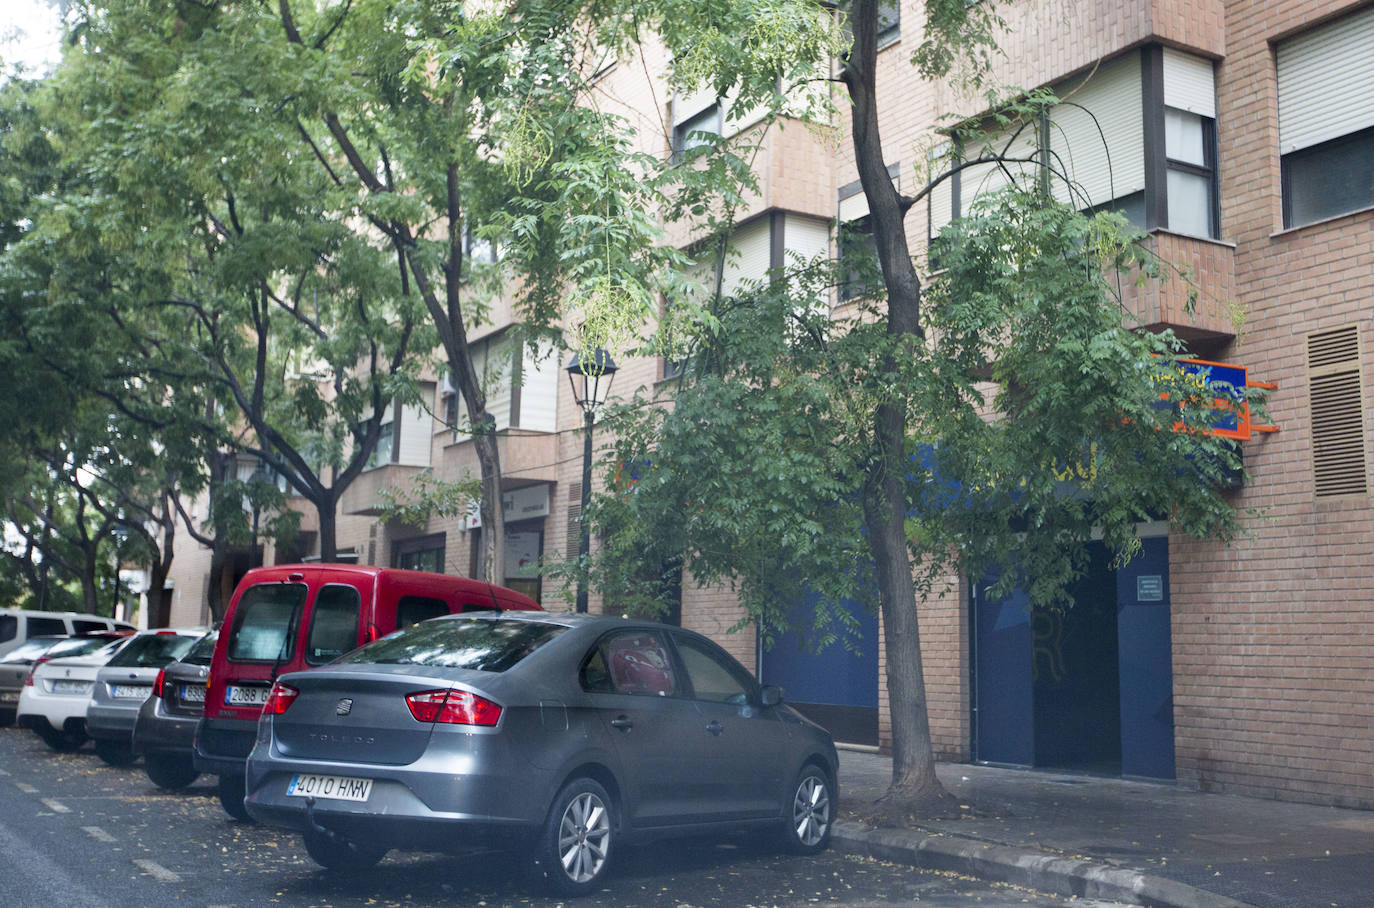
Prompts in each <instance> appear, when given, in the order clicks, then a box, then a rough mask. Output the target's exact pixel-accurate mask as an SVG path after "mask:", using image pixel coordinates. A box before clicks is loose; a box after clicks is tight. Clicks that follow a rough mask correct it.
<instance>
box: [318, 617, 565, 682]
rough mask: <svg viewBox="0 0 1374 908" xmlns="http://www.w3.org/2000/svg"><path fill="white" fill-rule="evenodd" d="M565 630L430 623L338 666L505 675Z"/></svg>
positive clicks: (486, 622) (476, 621)
mask: <svg viewBox="0 0 1374 908" xmlns="http://www.w3.org/2000/svg"><path fill="white" fill-rule="evenodd" d="M565 630H567V628H566V627H562V626H560V625H557V624H544V623H542V622H537V621H499V620H490V619H481V618H471V619H461V618H460V619H453V620H448V619H440V620H438V621H426V622H424V623H423V624H414V625H411V626H410V627H408V628H406V629H405V630H402V631H397V632H396V633H394V634H392V635H391V636H389V637H383V638H382V639H381V640H377V641H375V642H373V643H369V644H368V645H367V646H364V647H363V648H362V649H359V650H355V651H354V652H352V653H349V654H348V655H347V656H344V657H343V658H342V659H340V660H338V663H336V664H353V665H427V666H433V667H435V668H469V669H476V670H477V671H484V672H503V671H505V670H506V669H508V668H510V667H511V666H512V665H515V664H516V663H517V662H519V661H520V660H521V659H523V658H525V657H526V656H528V655H529V654H530V653H532V652H534V651H535V650H537V649H538V648H539V647H541V646H543V645H544V644H545V643H548V642H549V641H550V640H552V639H553V638H554V637H557V636H558V635H559V634H561V633H563V632H564V631H565Z"/></svg>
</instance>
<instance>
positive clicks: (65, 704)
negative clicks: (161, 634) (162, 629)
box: [15, 635, 135, 750]
mask: <svg viewBox="0 0 1374 908" xmlns="http://www.w3.org/2000/svg"><path fill="white" fill-rule="evenodd" d="M134 639H135V636H134V635H131V636H128V637H123V638H121V639H119V640H115V641H113V642H111V643H110V644H108V645H107V646H104V647H102V648H101V649H98V650H96V651H95V652H93V653H91V654H89V655H86V656H71V657H69V658H65V659H51V660H48V661H47V662H40V663H38V664H37V665H35V666H34V667H33V670H32V671H31V672H30V673H29V677H28V679H27V680H26V681H25V682H24V689H23V690H22V691H21V692H20V694H19V708H18V710H17V712H16V716H15V722H16V723H17V724H18V725H19V727H20V728H32V729H33V730H34V731H35V732H37V733H38V736H39V737H40V738H42V739H43V741H44V742H45V743H46V744H47V745H48V746H49V747H51V748H52V749H53V750H76V749H77V748H78V747H80V746H81V745H82V744H85V743H86V738H87V735H86V706H87V705H88V704H89V703H90V702H91V690H92V689H93V688H94V687H95V676H96V675H97V674H98V673H99V672H100V669H101V668H102V667H103V666H104V665H105V663H107V662H109V661H110V660H111V659H112V658H114V656H115V654H116V653H118V652H119V651H120V650H122V649H123V648H124V647H126V646H128V645H129V641H131V640H134Z"/></svg>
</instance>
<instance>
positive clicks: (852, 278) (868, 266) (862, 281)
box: [838, 215, 883, 302]
mask: <svg viewBox="0 0 1374 908" xmlns="http://www.w3.org/2000/svg"><path fill="white" fill-rule="evenodd" d="M838 247H839V256H840V274H839V280H840V286H839V289H838V294H839V299H840V302H845V301H847V300H852V299H859V298H860V297H865V296H872V295H873V294H874V293H877V292H879V291H881V290H882V286H883V284H882V274H881V273H880V271H879V270H878V247H877V245H876V243H875V241H874V239H873V222H872V219H871V218H870V217H869V216H868V215H864V216H863V217H860V218H855V219H854V220H852V221H846V222H844V223H843V224H841V225H840V235H839V242H838Z"/></svg>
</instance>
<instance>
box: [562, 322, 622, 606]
mask: <svg viewBox="0 0 1374 908" xmlns="http://www.w3.org/2000/svg"><path fill="white" fill-rule="evenodd" d="M616 369H617V366H616V364H615V361H614V360H612V359H611V355H610V354H609V353H607V352H606V351H605V350H602V349H601V348H600V347H597V348H596V349H595V350H593V351H591V352H590V353H587V354H586V355H585V356H584V355H583V354H581V353H578V354H577V355H575V356H574V357H573V360H572V363H571V364H570V365H569V366H568V381H570V382H571V383H572V392H573V400H575V401H577V405H578V406H579V407H581V408H582V510H581V512H580V513H579V514H578V524H579V525H580V526H579V529H580V532H579V538H578V544H577V554H578V559H579V560H580V561H581V562H583V563H584V564H585V562H586V559H587V555H588V554H589V553H590V552H591V546H592V536H591V524H590V523H588V522H587V508H588V506H589V505H590V504H591V500H592V425H593V424H594V423H595V422H596V410H597V408H598V407H600V406H601V405H602V404H604V403H605V402H606V398H607V397H609V396H610V393H611V379H613V378H614V377H615V373H616ZM586 610H587V578H586V575H585V574H584V573H579V575H578V578H577V611H579V612H585V611H586Z"/></svg>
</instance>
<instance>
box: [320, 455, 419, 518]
mask: <svg viewBox="0 0 1374 908" xmlns="http://www.w3.org/2000/svg"><path fill="white" fill-rule="evenodd" d="M424 469H425V467H416V466H405V465H403V464H389V465H387V466H384V467H377V468H375V469H371V470H364V471H363V472H362V473H359V474H358V478H357V479H355V480H353V482H352V483H350V484H349V486H348V488H347V489H346V490H345V491H344V493H343V495H341V496H339V512H340V513H342V514H361V515H365V516H368V517H376V516H378V514H379V511H380V508H381V506H382V498H381V491H382V489H385V488H388V487H392V486H405V485H407V484H408V483H409V482H410V479H411V478H412V477H413V476H414V475H415V474H416V473H419V472H420V471H421V470H424Z"/></svg>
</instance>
